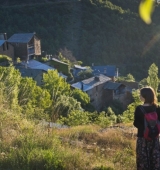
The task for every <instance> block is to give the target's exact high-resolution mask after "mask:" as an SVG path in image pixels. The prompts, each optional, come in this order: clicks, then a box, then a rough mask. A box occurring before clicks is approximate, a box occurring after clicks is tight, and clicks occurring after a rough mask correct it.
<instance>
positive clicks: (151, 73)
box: [147, 63, 159, 94]
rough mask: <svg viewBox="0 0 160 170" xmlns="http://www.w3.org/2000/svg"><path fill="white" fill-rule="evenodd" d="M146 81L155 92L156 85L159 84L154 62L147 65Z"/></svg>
mask: <svg viewBox="0 0 160 170" xmlns="http://www.w3.org/2000/svg"><path fill="white" fill-rule="evenodd" d="M147 83H148V85H149V86H151V87H152V88H153V89H154V90H155V93H156V94H157V90H158V85H159V79H158V67H157V66H156V64H154V63H153V64H152V65H151V66H150V67H149V70H148V77H147Z"/></svg>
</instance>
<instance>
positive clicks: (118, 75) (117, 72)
mask: <svg viewBox="0 0 160 170" xmlns="http://www.w3.org/2000/svg"><path fill="white" fill-rule="evenodd" d="M116 76H117V77H118V76H119V75H118V68H117V73H116Z"/></svg>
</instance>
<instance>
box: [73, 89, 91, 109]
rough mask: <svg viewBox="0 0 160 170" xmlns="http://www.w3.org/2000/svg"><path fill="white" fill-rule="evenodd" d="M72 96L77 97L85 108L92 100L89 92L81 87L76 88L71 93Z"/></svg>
mask: <svg viewBox="0 0 160 170" xmlns="http://www.w3.org/2000/svg"><path fill="white" fill-rule="evenodd" d="M71 96H72V97H73V98H75V99H77V101H79V102H80V103H81V105H82V107H83V108H84V107H85V106H86V105H87V104H89V102H90V98H89V96H88V94H87V93H85V92H83V91H82V90H79V89H74V90H73V91H72V93H71Z"/></svg>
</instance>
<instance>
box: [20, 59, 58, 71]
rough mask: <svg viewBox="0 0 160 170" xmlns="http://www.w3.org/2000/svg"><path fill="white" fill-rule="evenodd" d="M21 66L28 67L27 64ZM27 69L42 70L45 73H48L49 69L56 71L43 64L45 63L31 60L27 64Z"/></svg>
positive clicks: (23, 63)
mask: <svg viewBox="0 0 160 170" xmlns="http://www.w3.org/2000/svg"><path fill="white" fill-rule="evenodd" d="M21 64H22V65H24V66H25V65H26V63H25V62H22V63H21ZM27 67H28V68H32V69H40V70H44V71H48V70H49V69H50V70H55V69H54V68H53V67H50V66H48V65H46V64H43V63H41V62H39V61H36V60H29V61H28V63H27Z"/></svg>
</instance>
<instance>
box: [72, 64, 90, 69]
mask: <svg viewBox="0 0 160 170" xmlns="http://www.w3.org/2000/svg"><path fill="white" fill-rule="evenodd" d="M74 68H76V69H80V70H86V69H87V67H82V66H79V65H74Z"/></svg>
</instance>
